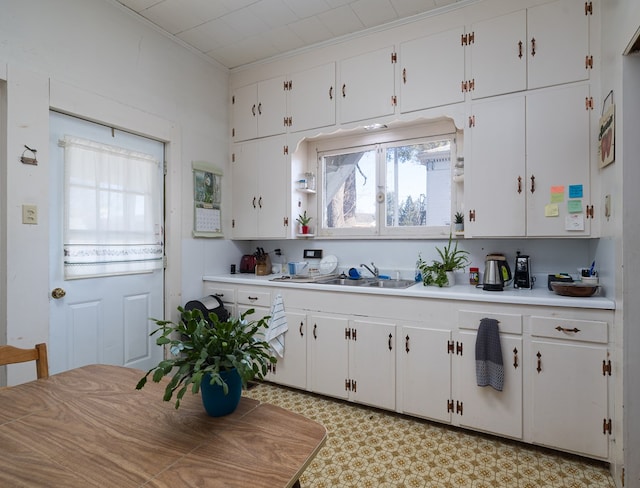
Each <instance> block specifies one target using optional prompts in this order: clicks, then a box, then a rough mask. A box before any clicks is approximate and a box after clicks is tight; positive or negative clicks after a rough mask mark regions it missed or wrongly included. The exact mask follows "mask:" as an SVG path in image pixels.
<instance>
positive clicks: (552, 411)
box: [204, 282, 613, 460]
mask: <svg viewBox="0 0 640 488" xmlns="http://www.w3.org/2000/svg"><path fill="white" fill-rule="evenodd" d="M273 290H274V288H273V287H270V286H268V285H263V286H259V285H257V286H242V285H235V286H234V285H230V284H228V283H214V282H208V283H206V284H205V287H204V291H205V294H215V295H218V296H220V297H221V299H222V300H223V301H224V302H225V306H226V305H227V304H229V306H235V307H237V310H238V313H243V312H244V311H246V310H247V309H249V308H254V309H255V310H256V313H255V314H253V315H252V316H249V318H250V319H259V318H260V317H262V316H266V315H268V314H269V313H270V307H271V300H272V298H273V297H275V296H276V293H279V292H281V293H282V295H283V298H285V304H286V314H287V322H288V331H287V332H286V334H285V355H284V358H279V360H278V362H277V363H276V364H275V367H273V368H271V369H270V371H269V373H268V375H267V380H269V381H272V382H274V383H279V384H283V385H287V386H291V387H294V388H299V389H305V390H308V391H312V392H314V393H318V394H322V395H327V396H331V397H335V398H341V399H344V400H348V401H353V402H358V403H362V404H367V405H371V406H375V407H378V408H383V409H386V410H391V411H397V412H401V413H404V414H407V415H413V416H417V417H422V418H426V419H430V420H433V421H436V422H442V423H449V424H452V425H456V426H460V427H463V428H467V429H471V430H476V431H481V432H486V433H490V434H494V435H497V436H501V437H507V438H511V439H518V440H521V441H524V442H528V443H533V444H539V445H542V446H546V447H550V448H554V449H559V450H563V451H567V452H572V453H576V454H579V455H583V456H587V457H591V458H596V459H602V460H608V459H609V442H610V440H611V439H610V437H611V435H610V434H611V428H612V422H613V419H611V417H609V415H608V412H609V408H610V407H609V398H608V388H609V386H608V385H609V381H610V376H611V374H612V371H611V367H612V366H611V364H612V360H613V359H612V358H611V357H610V350H611V345H610V343H609V335H610V332H609V324H610V323H612V321H613V312H612V311H611V310H595V309H593V310H592V309H579V308H566V307H551V306H544V307H543V306H538V305H517V304H498V303H477V302H469V301H463V300H438V299H426V300H425V299H424V298H419V299H411V298H407V297H394V296H383V295H375V296H374V295H354V296H349V297H345V295H347V293H335V294H334V293H332V292H329V293H327V292H316V291H313V290H298V289H296V290H292V289H291V288H283V289H281V290H280V291H273ZM232 300H235V301H236V303H235V304H233V303H231V302H232ZM294 307H295V308H294ZM329 309H331V310H332V312H324V311H323V310H329ZM496 310H499V311H500V312H499V313H497V312H496ZM391 311H392V312H391ZM366 312H368V313H371V315H372V317H367V316H366ZM377 315H379V316H377ZM415 317H421V318H420V319H419V320H416V319H415ZM483 318H493V319H496V320H497V321H498V328H499V334H500V346H501V350H502V362H503V370H504V384H503V388H502V391H497V390H495V389H493V388H492V387H491V386H478V382H477V377H476V354H475V347H476V341H477V335H478V329H479V325H480V321H481V320H482V319H483Z"/></svg>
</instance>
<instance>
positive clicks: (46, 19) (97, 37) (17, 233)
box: [0, 0, 235, 382]
mask: <svg viewBox="0 0 640 488" xmlns="http://www.w3.org/2000/svg"><path fill="white" fill-rule="evenodd" d="M0 12H1V15H0V79H4V80H6V111H5V112H6V120H7V124H6V134H7V145H6V146H4V145H3V146H2V147H3V151H4V148H5V147H6V152H3V154H2V157H1V158H0V182H1V184H2V186H3V191H2V196H1V198H2V199H3V201H2V205H1V206H0V209H2V210H4V212H3V214H2V218H0V224H6V232H5V233H4V234H0V236H4V239H3V241H2V243H1V244H0V256H2V259H1V261H0V277H1V278H2V280H3V284H4V286H5V288H4V290H5V293H4V295H3V298H4V299H5V300H6V301H5V304H4V306H3V307H2V311H3V313H2V315H1V317H0V342H4V340H5V335H6V341H7V342H9V343H12V344H15V345H19V346H30V345H32V344H34V343H35V342H38V341H46V340H48V316H49V286H48V280H49V276H48V275H49V261H48V254H49V242H48V240H49V226H48V211H47V205H48V201H49V191H50V189H49V181H48V174H49V171H48V157H47V146H48V141H49V129H48V112H49V107H50V104H51V105H52V106H55V107H56V108H58V109H61V110H63V111H67V112H69V113H72V114H76V115H80V116H84V117H86V118H89V119H93V120H96V121H99V122H103V123H106V124H108V125H113V126H116V127H119V128H123V129H127V130H132V131H135V132H140V133H143V134H144V135H150V136H153V137H156V138H159V139H161V140H164V141H166V142H168V143H169V144H168V150H169V152H168V155H167V157H168V163H169V175H168V182H167V185H168V186H167V193H168V194H167V205H168V212H169V215H168V224H167V225H168V226H167V229H166V232H167V252H168V253H169V258H170V259H169V268H168V275H167V278H168V279H167V282H168V283H167V287H168V290H169V297H168V298H169V300H168V303H170V304H171V307H173V306H174V305H177V304H179V303H182V287H183V286H185V287H186V288H189V289H195V288H198V289H199V288H200V286H201V281H200V278H201V275H202V273H201V272H194V269H190V268H185V269H184V271H183V267H182V266H181V263H182V261H183V254H182V252H181V249H182V247H183V246H182V244H183V242H186V243H187V245H185V246H184V247H185V248H186V252H188V253H189V254H188V259H184V261H186V262H190V263H191V262H205V261H206V260H207V259H208V256H211V255H215V254H220V255H222V256H225V255H226V254H227V253H229V252H231V253H233V252H235V251H234V248H233V246H229V245H228V244H225V243H223V242H221V241H207V242H206V243H204V244H203V243H202V241H197V242H199V243H200V244H199V245H197V246H190V245H189V244H190V243H191V242H193V239H191V225H192V207H191V205H192V175H191V161H192V160H204V161H211V162H212V163H214V164H216V165H218V166H219V167H221V168H222V169H223V171H224V172H225V174H228V171H227V160H228V145H227V144H228V141H227V137H228V116H227V113H228V108H227V107H228V95H227V86H228V72H227V70H226V69H223V68H221V67H218V66H214V65H212V64H211V63H210V62H208V61H206V60H204V59H203V58H201V57H199V56H197V55H195V54H194V53H192V52H191V51H188V50H187V49H185V48H183V47H181V46H180V45H178V44H176V43H175V42H173V41H171V40H169V39H168V38H166V37H164V36H163V35H161V34H160V33H159V32H157V31H156V30H154V29H152V28H151V27H148V26H146V25H145V24H142V23H140V22H139V21H137V20H135V19H134V18H133V17H132V16H131V15H130V13H129V12H128V11H127V10H126V9H124V8H122V7H119V6H117V5H116V4H115V2H112V1H111V0H56V1H55V2H52V1H50V0H30V1H28V2H24V1H22V0H0ZM3 133H5V131H3ZM24 144H26V145H28V146H30V147H34V148H36V149H37V150H38V153H37V156H38V160H39V165H38V166H27V165H23V164H21V163H20V162H19V158H20V155H21V153H22V151H23V150H24V147H23V145H24ZM4 190H6V191H4ZM224 198H225V201H224V202H223V203H224V205H226V206H227V208H228V205H230V195H229V193H228V192H226V193H225V194H224ZM25 203H29V204H35V205H37V206H38V208H39V223H38V225H35V226H33V225H31V226H27V225H23V224H21V217H22V215H21V206H22V204H25ZM228 215H229V213H228V212H227V213H226V214H225V217H226V219H225V221H224V222H223V225H224V226H225V227H226V228H228V226H229V219H228ZM3 228H5V227H4V225H3ZM218 247H219V248H220V252H216V249H217V248H218ZM2 251H3V252H4V254H2ZM224 261H225V262H226V261H228V259H224ZM2 289H3V288H2V287H0V290H2ZM170 310H171V311H173V310H175V309H174V308H171V309H170ZM24 366H25V368H21V367H20V366H15V367H13V368H10V369H9V376H10V378H9V381H10V382H17V381H21V380H24V379H30V377H31V376H32V374H33V373H32V371H31V370H32V368H29V367H27V366H26V365H24ZM11 375H14V378H11Z"/></svg>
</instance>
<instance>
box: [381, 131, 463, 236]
mask: <svg viewBox="0 0 640 488" xmlns="http://www.w3.org/2000/svg"><path fill="white" fill-rule="evenodd" d="M450 223H451V141H449V140H448V139H443V140H437V141H430V142H425V143H420V144H410V145H402V146H389V147H387V148H386V218H385V225H386V226H387V227H409V226H413V227H417V226H423V227H426V226H446V225H450Z"/></svg>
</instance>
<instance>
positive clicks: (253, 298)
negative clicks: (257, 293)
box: [247, 296, 258, 301]
mask: <svg viewBox="0 0 640 488" xmlns="http://www.w3.org/2000/svg"><path fill="white" fill-rule="evenodd" d="M247 298H248V299H249V300H252V301H253V300H257V299H258V297H252V296H248V297H247Z"/></svg>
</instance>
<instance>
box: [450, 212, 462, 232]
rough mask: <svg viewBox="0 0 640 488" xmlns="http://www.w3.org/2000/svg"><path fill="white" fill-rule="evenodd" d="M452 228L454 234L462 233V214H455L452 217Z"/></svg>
mask: <svg viewBox="0 0 640 488" xmlns="http://www.w3.org/2000/svg"><path fill="white" fill-rule="evenodd" d="M453 224H454V225H453V228H454V230H455V231H456V232H463V231H464V214H463V213H462V212H456V213H455V215H454V216H453Z"/></svg>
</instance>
